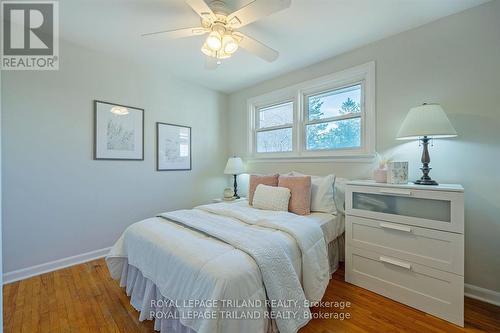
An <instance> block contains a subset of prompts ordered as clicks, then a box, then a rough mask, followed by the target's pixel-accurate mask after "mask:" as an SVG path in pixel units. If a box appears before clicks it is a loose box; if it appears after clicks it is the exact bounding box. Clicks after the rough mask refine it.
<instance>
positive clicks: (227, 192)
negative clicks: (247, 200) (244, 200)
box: [224, 187, 235, 201]
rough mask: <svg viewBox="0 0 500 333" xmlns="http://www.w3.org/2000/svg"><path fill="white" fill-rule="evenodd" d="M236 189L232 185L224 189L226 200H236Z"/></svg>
mask: <svg viewBox="0 0 500 333" xmlns="http://www.w3.org/2000/svg"><path fill="white" fill-rule="evenodd" d="M234 199H235V198H234V190H233V189H232V188H230V187H226V188H225V189H224V200H225V201H231V200H234Z"/></svg>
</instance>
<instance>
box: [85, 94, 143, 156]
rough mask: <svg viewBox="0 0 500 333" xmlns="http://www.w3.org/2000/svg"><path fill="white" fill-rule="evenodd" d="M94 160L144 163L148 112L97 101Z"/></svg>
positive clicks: (95, 105) (95, 101) (95, 107)
mask: <svg viewBox="0 0 500 333" xmlns="http://www.w3.org/2000/svg"><path fill="white" fill-rule="evenodd" d="M94 160H124V161H125V160H126V161H144V109H141V108H137V107H132V106H127V105H122V104H117V103H110V102H105V101H99V100H94Z"/></svg>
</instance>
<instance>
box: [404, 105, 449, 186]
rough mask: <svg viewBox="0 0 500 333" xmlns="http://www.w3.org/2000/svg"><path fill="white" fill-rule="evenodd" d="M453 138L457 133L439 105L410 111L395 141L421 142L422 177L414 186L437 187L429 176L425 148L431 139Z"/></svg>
mask: <svg viewBox="0 0 500 333" xmlns="http://www.w3.org/2000/svg"><path fill="white" fill-rule="evenodd" d="M455 136H457V131H455V129H454V128H453V126H452V125H451V123H450V120H449V119H448V117H447V116H446V113H445V112H444V110H443V108H442V107H441V105H439V104H426V103H424V104H423V105H421V106H417V107H414V108H412V109H410V111H409V112H408V114H407V115H406V118H405V120H404V121H403V124H401V128H400V129H399V132H398V135H397V140H413V139H419V140H420V141H421V142H422V145H423V152H422V167H421V168H420V170H422V173H423V176H422V178H420V179H419V180H417V181H415V182H414V183H415V184H419V185H438V183H437V182H436V181H435V180H433V179H431V177H430V176H429V172H430V171H431V168H430V167H429V163H430V162H431V158H430V156H429V149H428V147H427V146H428V145H429V141H430V140H431V139H439V138H452V137H455Z"/></svg>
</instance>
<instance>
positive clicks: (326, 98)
mask: <svg viewBox="0 0 500 333" xmlns="http://www.w3.org/2000/svg"><path fill="white" fill-rule="evenodd" d="M307 104H308V114H309V116H308V117H309V120H317V119H325V118H331V117H337V116H341V115H344V114H348V113H359V112H360V111H361V85H359V84H358V85H355V86H352V87H348V88H342V89H337V90H333V91H329V92H326V93H321V94H317V95H312V96H308V97H307Z"/></svg>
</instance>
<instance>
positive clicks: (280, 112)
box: [258, 102, 293, 128]
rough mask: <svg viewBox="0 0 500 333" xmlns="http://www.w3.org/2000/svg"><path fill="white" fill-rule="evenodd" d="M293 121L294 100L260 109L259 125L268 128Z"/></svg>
mask: <svg viewBox="0 0 500 333" xmlns="http://www.w3.org/2000/svg"><path fill="white" fill-rule="evenodd" d="M292 123H293V102H287V103H283V104H278V105H273V106H269V107H265V108H262V109H259V126H258V128H266V127H272V126H279V125H287V124H292Z"/></svg>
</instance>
